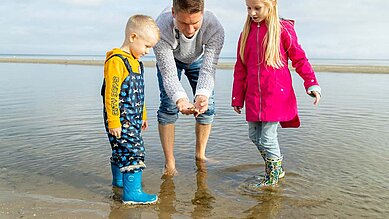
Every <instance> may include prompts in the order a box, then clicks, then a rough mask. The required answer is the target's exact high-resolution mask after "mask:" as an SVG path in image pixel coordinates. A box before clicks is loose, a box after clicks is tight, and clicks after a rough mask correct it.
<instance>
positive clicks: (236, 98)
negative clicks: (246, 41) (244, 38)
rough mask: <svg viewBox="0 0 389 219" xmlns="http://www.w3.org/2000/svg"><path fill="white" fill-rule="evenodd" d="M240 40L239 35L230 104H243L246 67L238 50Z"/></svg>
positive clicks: (245, 87) (245, 86)
mask: <svg viewBox="0 0 389 219" xmlns="http://www.w3.org/2000/svg"><path fill="white" fill-rule="evenodd" d="M240 40H241V36H240V37H239V41H238V46H237V47H238V48H237V52H236V53H237V54H236V63H235V67H234V81H233V85H232V101H231V106H240V107H243V106H244V100H245V96H246V90H247V81H246V77H247V68H246V65H245V64H244V63H243V62H242V60H241V58H240V55H239V50H240Z"/></svg>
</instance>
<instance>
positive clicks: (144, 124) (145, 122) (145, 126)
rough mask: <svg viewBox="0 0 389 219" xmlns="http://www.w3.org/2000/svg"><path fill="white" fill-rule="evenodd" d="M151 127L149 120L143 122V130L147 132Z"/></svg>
mask: <svg viewBox="0 0 389 219" xmlns="http://www.w3.org/2000/svg"><path fill="white" fill-rule="evenodd" d="M148 127H149V123H148V122H147V120H142V130H143V131H144V130H146V129H147V128H148Z"/></svg>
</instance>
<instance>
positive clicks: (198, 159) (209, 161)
mask: <svg viewBox="0 0 389 219" xmlns="http://www.w3.org/2000/svg"><path fill="white" fill-rule="evenodd" d="M195 159H196V162H206V163H208V164H213V163H219V161H218V160H215V159H212V158H207V157H204V158H199V157H196V158H195Z"/></svg>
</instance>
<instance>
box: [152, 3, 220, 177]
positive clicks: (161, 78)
mask: <svg viewBox="0 0 389 219" xmlns="http://www.w3.org/2000/svg"><path fill="white" fill-rule="evenodd" d="M157 24H158V27H159V28H160V30H161V39H160V41H159V42H158V43H157V45H156V46H155V47H154V53H155V56H156V59H157V76H158V82H159V90H160V107H159V109H158V114H157V118H158V123H159V124H158V130H159V136H160V140H161V144H162V148H163V151H164V154H165V171H164V174H168V175H174V174H175V173H176V169H175V158H174V131H175V122H176V120H177V118H178V113H179V112H181V113H183V114H186V115H189V114H194V115H195V117H196V159H197V160H206V157H205V149H206V146H207V142H208V138H209V134H210V132H211V124H212V122H213V117H214V111H215V107H214V98H213V88H214V82H215V71H216V65H217V62H218V59H219V54H220V51H221V49H222V47H223V43H224V30H223V27H222V25H221V24H220V22H219V21H218V20H217V18H216V17H215V15H214V14H213V13H212V12H210V11H205V10H204V0H173V7H172V9H171V10H170V9H168V10H165V11H164V12H162V13H161V14H160V15H159V17H158V18H157ZM182 72H184V73H185V75H186V77H187V78H188V81H189V84H190V85H191V87H192V91H193V95H194V97H195V100H194V104H193V103H191V102H190V101H189V98H188V95H187V94H186V92H185V90H184V88H183V86H182V84H181V83H180V80H181V75H182Z"/></svg>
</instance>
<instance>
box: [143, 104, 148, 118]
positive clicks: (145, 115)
mask: <svg viewBox="0 0 389 219" xmlns="http://www.w3.org/2000/svg"><path fill="white" fill-rule="evenodd" d="M142 120H147V111H146V104H144V105H143V112H142Z"/></svg>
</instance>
